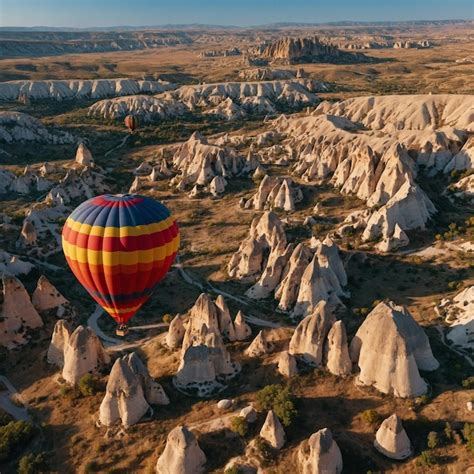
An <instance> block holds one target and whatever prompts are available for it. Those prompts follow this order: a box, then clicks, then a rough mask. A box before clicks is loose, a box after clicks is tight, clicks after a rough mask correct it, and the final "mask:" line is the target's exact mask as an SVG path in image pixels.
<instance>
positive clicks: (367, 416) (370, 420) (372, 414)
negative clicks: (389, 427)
mask: <svg viewBox="0 0 474 474" xmlns="http://www.w3.org/2000/svg"><path fill="white" fill-rule="evenodd" d="M361 417H362V419H363V420H364V423H366V424H368V425H371V426H373V425H376V424H377V423H380V421H381V419H382V417H381V416H380V414H379V413H378V412H376V411H375V410H372V409H370V410H365V411H363V412H362V413H361Z"/></svg>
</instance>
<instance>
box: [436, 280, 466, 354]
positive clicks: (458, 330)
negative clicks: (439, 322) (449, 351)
mask: <svg viewBox="0 0 474 474" xmlns="http://www.w3.org/2000/svg"><path fill="white" fill-rule="evenodd" d="M440 306H441V308H442V309H443V311H444V312H445V314H446V322H447V323H449V324H450V325H451V328H452V329H451V330H450V331H449V332H448V334H447V336H446V337H447V338H448V339H449V340H450V341H452V342H453V343H454V344H456V345H457V346H460V347H465V348H467V349H469V348H472V347H474V286H470V287H467V288H465V289H464V290H462V291H461V292H459V293H458V294H457V295H456V296H454V298H453V299H452V300H444V301H442V303H441V305H440Z"/></svg>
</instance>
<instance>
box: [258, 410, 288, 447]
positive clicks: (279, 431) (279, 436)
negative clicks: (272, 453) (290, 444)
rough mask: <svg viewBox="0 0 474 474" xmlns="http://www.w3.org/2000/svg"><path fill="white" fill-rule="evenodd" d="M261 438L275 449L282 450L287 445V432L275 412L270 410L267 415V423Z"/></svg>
mask: <svg viewBox="0 0 474 474" xmlns="http://www.w3.org/2000/svg"><path fill="white" fill-rule="evenodd" d="M260 438H262V439H264V440H265V441H266V442H267V443H268V444H269V445H270V446H271V447H272V448H274V449H281V448H283V446H284V445H285V442H286V435H285V430H284V429H283V426H282V424H281V423H280V420H279V419H278V417H277V416H276V415H275V413H274V412H273V410H270V411H269V412H268V414H267V417H266V419H265V423H264V424H263V426H262V429H261V430H260Z"/></svg>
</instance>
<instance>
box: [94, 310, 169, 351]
mask: <svg viewBox="0 0 474 474" xmlns="http://www.w3.org/2000/svg"><path fill="white" fill-rule="evenodd" d="M102 314H104V310H103V309H102V308H101V307H100V306H99V305H97V306H96V307H95V309H94V311H93V313H92V314H91V315H90V316H89V319H88V320H87V326H88V327H90V328H91V329H92V330H93V331H94V332H95V333H96V334H97V336H98V337H99V338H100V339H102V341H103V343H104V346H105V347H106V349H107V350H108V351H112V352H119V351H123V350H126V349H133V348H135V347H138V346H141V345H143V344H144V343H146V342H148V341H149V340H150V339H152V337H150V336H147V337H144V338H142V339H138V340H137V341H133V342H128V341H124V340H123V339H117V338H115V337H110V336H107V334H105V333H104V331H102V329H100V327H99V323H98V321H99V318H100V317H101V316H102ZM164 327H168V324H166V323H156V324H146V325H143V326H132V327H130V328H129V330H130V331H142V330H147V329H155V328H164Z"/></svg>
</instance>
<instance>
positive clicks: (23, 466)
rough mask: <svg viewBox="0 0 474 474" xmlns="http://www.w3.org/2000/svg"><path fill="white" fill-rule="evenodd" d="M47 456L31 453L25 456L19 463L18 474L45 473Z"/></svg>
mask: <svg viewBox="0 0 474 474" xmlns="http://www.w3.org/2000/svg"><path fill="white" fill-rule="evenodd" d="M45 464H46V462H45V456H44V454H43V453H39V454H33V453H29V454H27V455H25V456H23V457H22V458H21V459H20V462H19V463H18V474H37V473H41V472H44V471H43V470H44V469H45V468H46V466H45Z"/></svg>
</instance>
